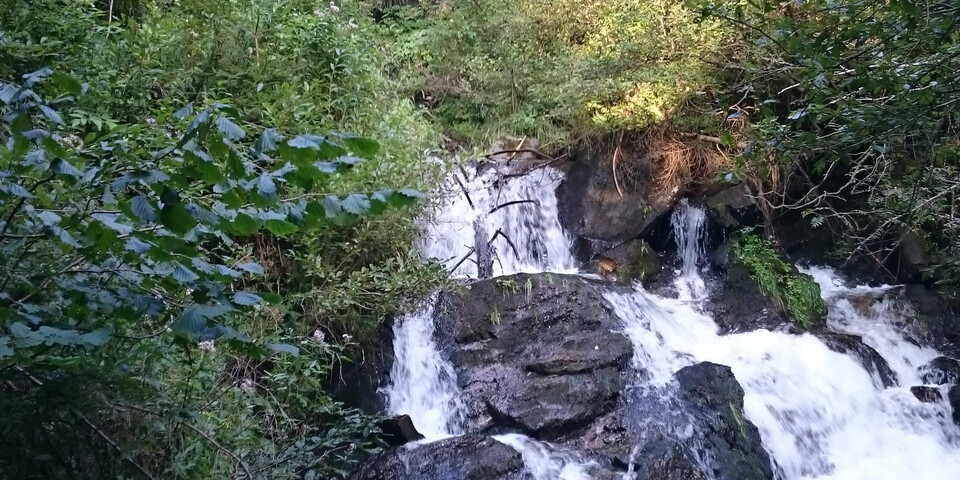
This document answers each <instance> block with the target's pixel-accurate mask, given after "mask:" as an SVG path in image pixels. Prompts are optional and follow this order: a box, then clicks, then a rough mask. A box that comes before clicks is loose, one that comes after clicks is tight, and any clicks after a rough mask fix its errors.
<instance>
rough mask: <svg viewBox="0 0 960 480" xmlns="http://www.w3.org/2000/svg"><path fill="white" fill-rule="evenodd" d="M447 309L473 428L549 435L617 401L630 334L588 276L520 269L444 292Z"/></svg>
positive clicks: (443, 318) (444, 324) (446, 326)
mask: <svg viewBox="0 0 960 480" xmlns="http://www.w3.org/2000/svg"><path fill="white" fill-rule="evenodd" d="M443 305H444V306H443V307H442V313H441V315H440V318H439V323H440V328H441V330H442V331H444V332H447V333H445V334H444V335H441V336H447V337H449V338H452V339H453V341H452V343H451V344H450V345H448V346H446V347H445V348H447V350H448V351H449V352H450V360H451V362H452V363H453V365H454V367H455V369H456V371H457V375H458V381H459V383H460V387H461V389H462V390H463V393H464V396H465V399H466V401H467V404H468V405H470V407H471V408H470V410H471V411H470V412H469V415H468V416H469V420H470V423H471V424H472V425H473V426H474V428H483V426H485V425H487V424H489V423H491V422H492V423H493V424H494V425H495V426H496V427H501V428H504V427H505V428H510V429H519V430H521V431H524V432H527V433H530V434H533V435H535V436H536V437H537V438H539V439H542V440H551V439H553V438H556V437H557V436H558V435H559V434H560V433H561V432H566V431H569V430H571V429H577V428H580V427H583V426H584V425H586V424H587V423H589V422H590V421H591V420H593V419H594V418H597V417H599V416H601V415H603V414H604V413H606V412H608V411H610V410H611V409H612V408H613V407H614V406H615V405H616V403H617V399H618V397H619V395H620V392H621V390H622V389H623V387H624V384H625V370H626V365H627V362H628V360H629V358H630V356H631V354H632V345H631V343H630V341H629V340H628V339H627V338H626V337H625V336H624V335H623V334H621V333H619V332H617V331H616V330H619V328H620V323H619V320H618V319H617V318H616V316H615V315H614V314H613V313H612V312H611V311H610V310H608V307H607V306H606V303H605V302H604V301H603V299H602V296H601V295H600V294H598V293H597V292H596V291H595V290H594V289H593V287H592V286H591V285H589V284H588V283H586V282H584V281H583V280H581V279H580V278H577V277H574V276H567V275H555V274H538V275H525V274H521V275H512V276H509V277H500V278H497V279H492V280H485V281H480V282H476V283H473V284H471V285H469V287H468V288H465V289H464V290H463V291H460V292H456V293H454V294H450V295H446V296H445V298H444V302H443Z"/></svg>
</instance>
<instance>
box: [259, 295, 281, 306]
mask: <svg viewBox="0 0 960 480" xmlns="http://www.w3.org/2000/svg"><path fill="white" fill-rule="evenodd" d="M260 297H261V298H263V300H264V301H265V302H267V303H269V304H271V305H276V304H278V303H280V302H282V301H283V297H281V296H280V295H277V294H276V293H269V292H262V293H260Z"/></svg>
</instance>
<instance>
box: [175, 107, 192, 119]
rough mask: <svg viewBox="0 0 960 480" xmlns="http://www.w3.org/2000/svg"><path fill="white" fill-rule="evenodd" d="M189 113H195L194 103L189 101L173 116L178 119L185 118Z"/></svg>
mask: <svg viewBox="0 0 960 480" xmlns="http://www.w3.org/2000/svg"><path fill="white" fill-rule="evenodd" d="M189 115H193V103H188V104H186V105H184V106H183V107H181V108H180V110H177V111H176V112H173V118H176V119H177V120H183V119H184V118H186V117H187V116H189Z"/></svg>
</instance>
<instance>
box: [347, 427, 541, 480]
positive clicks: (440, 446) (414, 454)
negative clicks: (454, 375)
mask: <svg viewBox="0 0 960 480" xmlns="http://www.w3.org/2000/svg"><path fill="white" fill-rule="evenodd" d="M351 479H352V480H529V476H528V474H527V473H525V470H524V466H523V459H522V457H521V456H520V454H519V453H517V451H516V450H514V449H512V448H510V447H508V446H507V445H504V444H502V443H500V442H498V441H496V440H494V439H492V438H490V437H489V436H486V435H464V436H462V437H454V438H448V439H446V440H441V441H438V442H434V443H429V444H426V445H419V446H417V447H415V448H395V449H392V450H388V451H386V452H383V453H381V454H380V455H377V456H376V457H374V458H372V459H370V460H369V461H368V462H367V463H366V464H364V466H363V467H361V468H360V470H358V471H357V472H356V473H355V474H354V475H353V476H352V477H351Z"/></svg>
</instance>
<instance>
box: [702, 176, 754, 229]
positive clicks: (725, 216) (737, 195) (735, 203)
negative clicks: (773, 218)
mask: <svg viewBox="0 0 960 480" xmlns="http://www.w3.org/2000/svg"><path fill="white" fill-rule="evenodd" d="M705 203H706V205H707V209H708V211H709V212H710V216H711V217H712V218H713V219H714V221H715V222H717V223H718V224H719V225H720V226H722V227H723V228H724V229H727V230H731V229H735V228H739V227H741V226H748V227H753V226H756V225H760V224H761V223H762V222H763V216H762V215H761V214H760V209H759V208H758V207H757V204H756V202H754V200H753V195H752V194H751V193H750V189H749V188H748V187H747V185H746V184H744V183H741V184H739V185H734V186H732V187H730V188H727V189H725V190H722V191H720V192H719V193H716V194H714V195H711V196H709V197H707V198H706V201H705Z"/></svg>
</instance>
